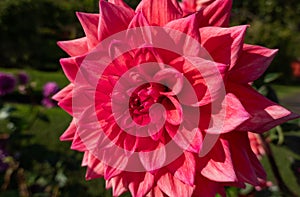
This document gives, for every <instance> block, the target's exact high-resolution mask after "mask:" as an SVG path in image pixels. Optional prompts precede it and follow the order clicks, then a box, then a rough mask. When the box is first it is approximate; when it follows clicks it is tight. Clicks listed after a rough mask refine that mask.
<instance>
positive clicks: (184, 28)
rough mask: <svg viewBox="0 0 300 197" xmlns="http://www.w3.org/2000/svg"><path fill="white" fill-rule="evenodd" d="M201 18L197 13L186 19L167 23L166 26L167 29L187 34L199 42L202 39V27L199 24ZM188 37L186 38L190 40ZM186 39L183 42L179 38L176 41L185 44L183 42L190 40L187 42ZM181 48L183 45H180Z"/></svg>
mask: <svg viewBox="0 0 300 197" xmlns="http://www.w3.org/2000/svg"><path fill="white" fill-rule="evenodd" d="M200 17H201V16H200V14H199V12H197V13H194V14H192V15H190V16H187V17H184V18H181V19H178V20H174V21H170V22H169V23H167V24H166V25H165V27H166V28H171V29H174V30H178V31H181V32H183V33H185V34H187V35H188V36H191V37H192V38H194V39H196V40H197V41H199V40H200V38H199V30H198V29H199V27H200V23H199V21H200V20H201V18H200ZM185 34H184V35H185ZM179 35H180V34H179ZM175 36H176V35H175ZM188 36H186V38H188ZM181 37H182V36H181ZM186 38H185V40H184V41H182V40H181V39H182V38H177V39H175V40H181V42H182V43H183V42H187V41H188V40H186ZM180 46H183V45H180Z"/></svg>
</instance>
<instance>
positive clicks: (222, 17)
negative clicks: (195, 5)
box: [201, 0, 232, 27]
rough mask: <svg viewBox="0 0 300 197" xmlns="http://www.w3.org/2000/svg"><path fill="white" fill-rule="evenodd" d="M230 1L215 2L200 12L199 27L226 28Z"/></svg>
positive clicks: (217, 0)
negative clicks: (201, 16)
mask: <svg viewBox="0 0 300 197" xmlns="http://www.w3.org/2000/svg"><path fill="white" fill-rule="evenodd" d="M231 7H232V0H216V1H214V2H213V3H212V4H210V5H208V6H207V7H205V8H204V9H203V10H202V14H203V19H202V22H201V27H206V26H215V27H228V26H229V19H230V12H231Z"/></svg>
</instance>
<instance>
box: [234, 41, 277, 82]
mask: <svg viewBox="0 0 300 197" xmlns="http://www.w3.org/2000/svg"><path fill="white" fill-rule="evenodd" d="M277 51H278V50H272V49H268V48H265V47H261V46H253V45H244V47H243V51H242V53H241V55H240V57H239V59H238V61H237V64H236V66H234V67H233V68H232V69H231V72H230V73H229V77H228V79H229V80H231V81H233V82H238V83H249V82H253V81H255V80H256V79H258V78H259V77H260V76H261V75H262V74H263V73H264V72H265V71H266V70H267V68H268V67H269V65H270V63H271V62H272V60H273V58H274V56H275V55H276V53H277Z"/></svg>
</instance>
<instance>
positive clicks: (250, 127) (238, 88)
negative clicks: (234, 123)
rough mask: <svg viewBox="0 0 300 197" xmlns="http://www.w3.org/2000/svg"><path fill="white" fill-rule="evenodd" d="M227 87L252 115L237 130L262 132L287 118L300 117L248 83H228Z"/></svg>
mask: <svg viewBox="0 0 300 197" xmlns="http://www.w3.org/2000/svg"><path fill="white" fill-rule="evenodd" d="M227 87H228V88H227V89H228V91H229V92H232V93H233V94H234V95H236V96H237V97H238V98H239V100H240V101H241V103H242V105H243V106H244V108H245V109H246V110H247V112H248V113H249V114H250V115H251V116H252V117H251V118H250V119H249V120H247V121H246V122H244V123H243V124H242V125H241V126H239V127H238V128H237V130H239V131H253V132H258V133H262V132H264V131H268V130H270V129H271V128H273V127H275V126H277V125H279V124H282V123H284V122H286V121H288V120H292V119H295V118H299V117H300V116H299V115H297V114H294V113H292V112H290V111H289V110H287V109H285V108H284V107H282V106H280V105H278V104H276V103H274V102H272V101H270V100H268V99H267V98H265V97H264V96H262V95H261V94H259V93H258V92H256V91H255V90H254V89H253V88H252V87H250V86H248V85H238V84H233V83H230V84H228V85H227Z"/></svg>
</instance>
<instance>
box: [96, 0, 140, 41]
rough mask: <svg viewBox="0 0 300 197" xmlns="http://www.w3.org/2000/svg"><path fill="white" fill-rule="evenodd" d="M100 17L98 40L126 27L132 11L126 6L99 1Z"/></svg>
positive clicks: (131, 16)
mask: <svg viewBox="0 0 300 197" xmlns="http://www.w3.org/2000/svg"><path fill="white" fill-rule="evenodd" d="M99 7H100V18H99V25H98V30H97V31H98V33H96V36H98V40H100V41H102V40H104V39H105V38H107V37H109V36H111V35H113V34H115V33H118V32H120V31H122V30H125V29H127V27H128V25H129V23H130V21H131V19H132V18H133V16H134V12H132V10H130V9H128V8H126V7H120V6H117V5H114V4H111V3H108V2H106V1H100V2H99Z"/></svg>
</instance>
